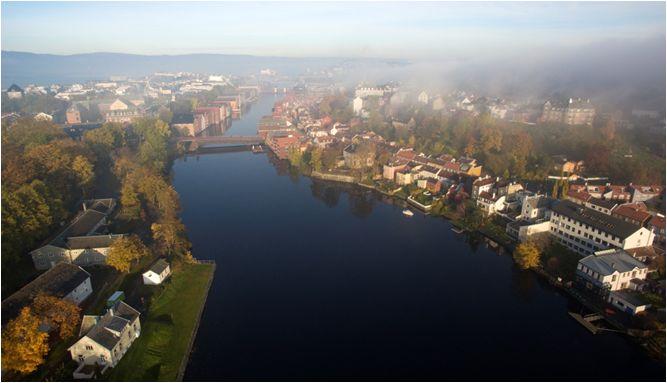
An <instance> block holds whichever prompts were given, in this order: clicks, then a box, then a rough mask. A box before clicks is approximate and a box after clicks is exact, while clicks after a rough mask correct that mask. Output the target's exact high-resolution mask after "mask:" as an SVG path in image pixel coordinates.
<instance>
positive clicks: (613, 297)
mask: <svg viewBox="0 0 667 383" xmlns="http://www.w3.org/2000/svg"><path fill="white" fill-rule="evenodd" d="M607 302H609V303H611V304H612V305H614V306H615V307H616V308H618V309H620V310H623V312H625V313H627V314H630V315H636V314H639V313H640V312H643V311H646V309H647V308H649V307H651V305H650V304H648V303H646V302H644V300H642V299H641V298H640V297H639V296H637V294H636V293H635V292H633V291H630V290H618V291H613V292H611V293H610V294H609V297H608V298H607Z"/></svg>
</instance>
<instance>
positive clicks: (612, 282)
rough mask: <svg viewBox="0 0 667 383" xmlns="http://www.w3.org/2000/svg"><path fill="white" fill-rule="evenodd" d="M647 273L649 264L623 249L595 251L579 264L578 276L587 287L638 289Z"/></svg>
mask: <svg viewBox="0 0 667 383" xmlns="http://www.w3.org/2000/svg"><path fill="white" fill-rule="evenodd" d="M647 274H648V266H646V265H645V264H643V263H642V262H640V261H639V260H637V259H635V258H634V257H632V256H631V255H630V254H628V253H627V252H626V251H625V250H621V249H612V250H602V251H598V252H595V253H594V254H591V255H589V256H587V257H584V258H582V259H580V260H579V264H578V265H577V277H578V278H580V279H581V280H583V281H584V282H585V283H586V285H587V287H589V288H593V287H596V288H599V289H602V290H605V291H617V290H624V289H637V287H638V286H641V285H642V283H641V282H639V281H643V280H644V279H646V275H647Z"/></svg>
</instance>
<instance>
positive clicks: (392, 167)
mask: <svg viewBox="0 0 667 383" xmlns="http://www.w3.org/2000/svg"><path fill="white" fill-rule="evenodd" d="M406 166H407V161H406V160H403V159H400V158H399V159H396V160H394V161H391V162H389V163H388V164H386V165H383V166H382V178H384V179H388V180H392V181H394V180H395V179H396V172H397V171H400V170H403V169H405V167H406Z"/></svg>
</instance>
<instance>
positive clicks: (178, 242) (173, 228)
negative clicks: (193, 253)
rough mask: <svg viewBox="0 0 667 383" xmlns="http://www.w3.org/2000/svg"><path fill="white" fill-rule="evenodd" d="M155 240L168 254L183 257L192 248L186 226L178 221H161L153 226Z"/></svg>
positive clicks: (175, 219) (174, 219) (173, 219)
mask: <svg viewBox="0 0 667 383" xmlns="http://www.w3.org/2000/svg"><path fill="white" fill-rule="evenodd" d="M151 231H152V232H153V239H155V241H156V242H157V243H158V244H159V245H160V247H161V248H162V250H163V251H164V252H166V253H167V254H177V255H183V254H185V253H186V252H187V251H188V249H189V248H190V242H189V241H188V239H187V236H186V233H185V225H183V223H182V222H181V221H180V220H179V219H177V218H172V219H168V220H161V221H159V222H157V223H154V224H152V225H151Z"/></svg>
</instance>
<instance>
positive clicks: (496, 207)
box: [477, 192, 505, 215]
mask: <svg viewBox="0 0 667 383" xmlns="http://www.w3.org/2000/svg"><path fill="white" fill-rule="evenodd" d="M504 203H505V196H504V195H503V196H498V195H496V194H495V193H489V192H481V193H479V195H478V196H477V206H478V207H479V208H480V209H481V210H482V211H483V212H484V213H486V215H492V214H495V213H496V212H498V211H502V209H503V205H504Z"/></svg>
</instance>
